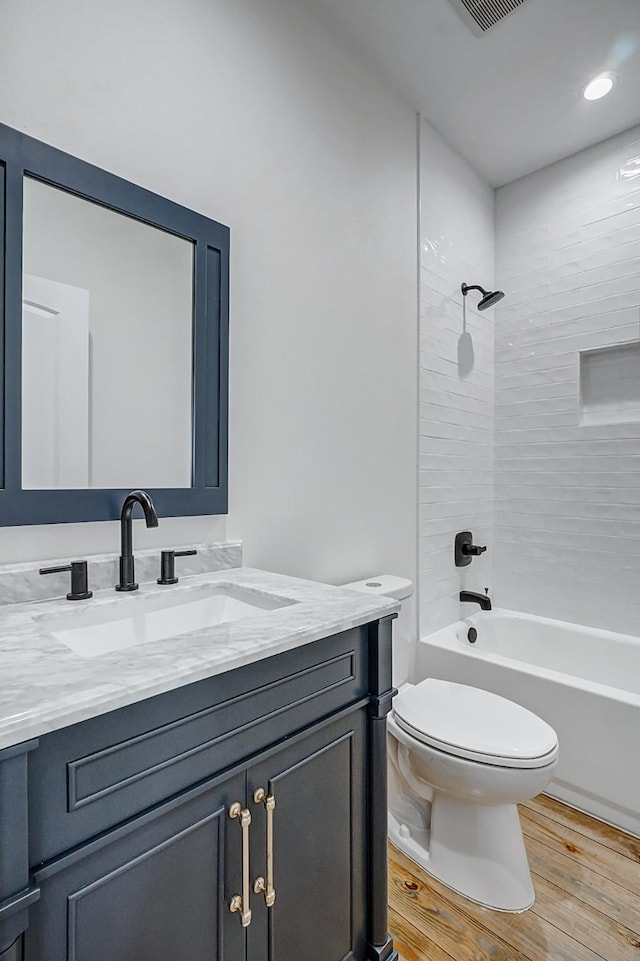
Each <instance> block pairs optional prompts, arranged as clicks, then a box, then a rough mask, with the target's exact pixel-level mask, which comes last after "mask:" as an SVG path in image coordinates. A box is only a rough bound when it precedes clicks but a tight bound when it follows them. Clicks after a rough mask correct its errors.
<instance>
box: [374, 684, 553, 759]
mask: <svg viewBox="0 0 640 961" xmlns="http://www.w3.org/2000/svg"><path fill="white" fill-rule="evenodd" d="M393 716H394V720H395V722H396V724H397V725H398V726H399V727H400V728H402V730H404V731H405V732H406V733H407V734H409V735H411V736H412V737H414V738H415V739H416V740H417V741H420V742H422V743H423V744H427V745H429V746H430V747H433V748H435V749H436V750H439V751H442V752H443V753H445V754H451V755H454V756H456V757H460V758H466V759H467V760H471V761H477V762H478V763H481V764H492V765H494V766H496V767H508V768H539V767H545V766H546V765H548V764H552V763H553V762H554V761H555V759H556V757H557V754H558V739H557V737H556V733H555V731H554V730H553V728H552V727H550V726H549V725H548V724H547V723H546V722H545V721H543V720H542V719H541V718H539V717H538V716H537V715H536V714H533V713H532V712H531V711H528V710H527V709H526V708H524V707H521V706H520V705H519V704H515V703H514V702H513V701H509V700H507V698H504V697H500V696H498V695H497V694H491V693H490V692H489V691H483V690H480V689H479V688H474V687H469V686H467V685H466V684H456V683H454V682H452V681H442V680H438V679H436V678H427V680H425V681H421V682H420V684H416V685H407V686H406V688H403V690H402V691H401V692H400V693H399V694H398V695H397V697H396V698H395V699H394V702H393Z"/></svg>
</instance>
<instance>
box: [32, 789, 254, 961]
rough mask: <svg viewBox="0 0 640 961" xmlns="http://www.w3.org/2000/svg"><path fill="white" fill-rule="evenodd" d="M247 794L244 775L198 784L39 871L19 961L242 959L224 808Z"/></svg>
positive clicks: (234, 835)
mask: <svg viewBox="0 0 640 961" xmlns="http://www.w3.org/2000/svg"><path fill="white" fill-rule="evenodd" d="M245 790H246V779H245V776H244V775H239V776H236V777H233V778H230V779H228V780H227V781H224V782H223V783H220V782H217V783H215V784H214V785H212V786H209V787H207V786H206V785H204V786H201V787H199V788H196V789H194V790H192V791H189V792H187V793H185V794H184V795H181V796H179V797H177V798H175V799H173V800H172V801H170V802H167V803H166V804H164V805H162V806H161V807H159V808H157V809H156V810H155V811H153V810H152V811H150V812H148V813H147V814H145V815H144V816H142V817H140V818H136V819H135V820H134V821H132V822H129V823H128V824H125V825H124V826H122V827H120V828H118V829H117V830H115V831H113V832H111V833H109V834H107V835H105V836H102V837H98V838H96V839H94V840H93V841H91V842H89V843H88V844H86V845H85V846H84V847H81V848H79V849H76V850H75V851H72V852H70V853H68V854H66V855H64V856H62V857H61V858H59V859H57V860H56V861H54V862H51V863H50V864H48V865H45V866H44V867H43V868H41V869H40V870H39V871H37V872H36V881H37V882H38V883H39V884H40V889H41V897H40V900H39V902H38V903H37V905H36V906H35V908H34V911H33V914H32V917H31V923H30V926H29V929H28V931H27V934H26V952H25V961H185V959H187V958H188V959H189V961H242V959H243V958H244V956H245V930H244V929H243V928H242V926H241V922H240V915H239V914H232V913H231V912H230V910H229V902H230V900H231V898H232V897H233V896H234V895H235V894H238V893H240V892H241V889H242V837H241V829H240V826H239V823H238V820H237V819H236V820H232V819H231V818H230V817H229V813H228V812H229V807H230V806H231V805H232V804H233V803H234V802H238V801H239V802H243V801H244V798H245Z"/></svg>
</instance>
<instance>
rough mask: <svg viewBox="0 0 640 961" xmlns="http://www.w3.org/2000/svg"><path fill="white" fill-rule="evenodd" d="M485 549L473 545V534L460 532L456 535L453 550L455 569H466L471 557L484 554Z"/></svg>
mask: <svg viewBox="0 0 640 961" xmlns="http://www.w3.org/2000/svg"><path fill="white" fill-rule="evenodd" d="M486 549H487V548H486V547H479V546H478V545H477V544H474V543H473V534H472V533H471V531H460V533H459V534H456V539H455V544H454V548H453V556H454V559H455V564H456V567H467V566H468V565H469V564H470V563H471V559H472V558H473V557H478V556H479V555H480V554H484V552H485V551H486Z"/></svg>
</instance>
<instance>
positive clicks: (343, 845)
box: [247, 710, 367, 961]
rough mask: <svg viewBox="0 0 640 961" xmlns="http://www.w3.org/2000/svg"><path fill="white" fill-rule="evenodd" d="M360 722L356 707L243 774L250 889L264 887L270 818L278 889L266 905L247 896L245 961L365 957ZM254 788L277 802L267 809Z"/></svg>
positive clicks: (363, 763) (261, 897)
mask: <svg viewBox="0 0 640 961" xmlns="http://www.w3.org/2000/svg"><path fill="white" fill-rule="evenodd" d="M365 725H366V716H365V715H364V713H363V711H362V710H359V711H356V712H354V713H352V714H351V715H349V716H348V717H346V718H343V719H341V720H339V721H336V722H334V723H331V724H329V725H323V726H322V728H321V729H320V730H318V731H316V732H314V733H312V734H310V735H307V736H306V737H305V738H304V739H303V740H301V741H299V742H297V743H295V744H292V745H291V746H289V747H286V748H284V749H283V750H280V751H279V752H277V753H275V754H272V755H271V756H270V757H269V758H268V759H266V760H264V761H261V762H258V763H257V764H256V765H255V766H254V767H252V768H250V770H249V772H248V792H247V793H248V800H249V807H250V809H251V813H252V825H251V865H252V876H251V877H252V885H253V884H254V883H255V881H256V878H257V877H262V878H264V880H265V887H266V888H267V891H268V889H269V881H270V878H269V869H268V859H267V844H268V822H269V818H270V817H271V818H272V825H273V885H274V888H275V901H274V904H273V906H272V907H267V906H266V904H265V896H264V894H263V893H258V894H255V893H254V894H253V895H252V897H253V901H252V908H253V920H252V923H251V926H250V927H249V928H248V929H247V936H248V942H247V944H248V959H249V961H349V959H352V961H362V959H363V958H365V957H366V888H367V885H366V877H367V865H366V842H365V830H366V817H367V805H366V727H365ZM259 789H262V790H263V791H264V794H265V799H268V798H274V799H275V808H274V809H273V810H272V811H271V812H270V811H268V810H267V807H268V804H265V803H264V802H263V801H259V800H258V801H257V802H256V800H255V798H256V794H255V792H256V791H259ZM257 796H258V797H260V795H257ZM267 946H268V947H267ZM265 948H266V951H265Z"/></svg>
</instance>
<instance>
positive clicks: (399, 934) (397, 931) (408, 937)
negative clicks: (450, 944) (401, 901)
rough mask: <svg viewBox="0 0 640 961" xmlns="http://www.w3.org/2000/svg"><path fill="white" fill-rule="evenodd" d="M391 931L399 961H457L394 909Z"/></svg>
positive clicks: (390, 917)
mask: <svg viewBox="0 0 640 961" xmlns="http://www.w3.org/2000/svg"><path fill="white" fill-rule="evenodd" d="M389 931H390V933H391V935H392V936H393V944H394V947H395V949H396V951H398V954H399V959H398V961H455V959H452V957H451V955H450V954H447V953H446V951H443V950H442V948H439V947H438V945H437V944H434V943H433V941H431V939H430V938H428V937H426V935H424V934H423V933H422V931H418V929H417V928H415V927H414V926H413V925H412V924H411V923H410V922H409V921H407V919H406V918H404V917H403V916H402V915H401V914H398V912H397V911H394V910H393V908H390V909H389Z"/></svg>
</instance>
